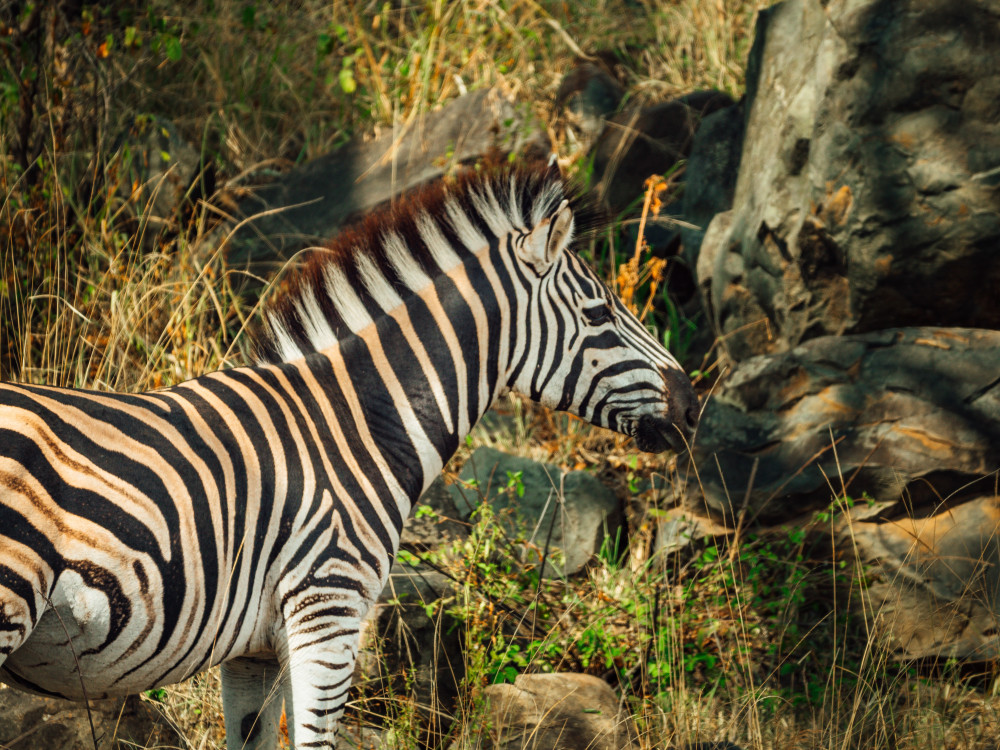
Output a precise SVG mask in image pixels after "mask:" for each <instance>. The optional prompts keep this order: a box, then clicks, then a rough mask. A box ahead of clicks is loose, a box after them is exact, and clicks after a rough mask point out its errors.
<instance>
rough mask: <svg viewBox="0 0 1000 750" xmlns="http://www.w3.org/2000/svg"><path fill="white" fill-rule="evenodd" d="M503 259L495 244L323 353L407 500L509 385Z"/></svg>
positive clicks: (360, 424)
mask: <svg viewBox="0 0 1000 750" xmlns="http://www.w3.org/2000/svg"><path fill="white" fill-rule="evenodd" d="M502 254H503V250H502V249H501V248H500V246H499V244H498V243H492V244H491V246H490V247H487V248H484V249H483V250H482V251H481V252H480V253H477V254H476V255H475V256H473V257H471V258H469V259H468V260H466V262H465V263H463V264H460V265H458V266H456V267H455V268H453V269H451V270H450V271H449V272H448V273H446V274H441V275H440V276H438V277H437V278H435V279H434V280H433V282H432V283H431V284H429V285H428V286H426V287H425V288H424V289H422V290H420V291H419V292H417V293H415V294H413V295H412V296H410V297H408V298H407V299H406V300H405V301H403V302H402V303H401V304H399V305H397V306H396V307H395V308H393V309H392V310H391V311H389V312H388V313H386V314H385V315H383V316H380V317H378V318H377V319H375V320H374V321H372V323H371V324H370V325H368V326H365V327H364V328H362V329H361V330H359V331H357V332H356V333H355V334H353V335H349V336H346V337H343V338H342V339H341V340H340V341H338V342H337V343H336V344H335V345H333V346H332V347H330V348H328V349H326V350H324V351H323V352H322V354H323V355H324V356H325V357H326V358H327V359H328V360H329V361H330V362H331V363H332V366H333V370H334V374H335V380H336V381H337V382H338V383H340V384H344V385H349V386H350V394H348V393H346V392H345V394H344V396H345V398H346V399H347V401H348V402H351V404H352V405H351V408H352V410H353V412H354V420H353V421H354V423H355V424H356V425H357V427H358V430H359V434H360V435H361V436H362V438H363V440H364V441H365V443H366V448H367V449H368V450H370V451H371V453H372V455H373V456H375V457H376V461H377V463H378V464H379V466H380V469H381V470H382V471H383V473H385V475H386V476H387V477H391V478H392V479H393V480H394V484H395V486H396V488H397V489H396V491H395V492H394V494H396V493H398V495H399V496H400V497H405V498H407V501H408V502H412V501H413V500H415V499H416V498H417V497H418V496H419V495H420V494H421V493H422V492H423V491H424V490H425V489H426V488H427V487H428V486H429V485H430V483H431V482H432V481H433V480H434V479H435V478H436V477H437V476H438V474H439V473H440V472H441V469H442V468H443V467H444V465H445V463H447V461H448V460H449V459H450V458H451V456H452V455H453V454H454V453H455V451H456V450H457V449H458V446H459V445H460V443H461V442H462V441H463V440H464V439H465V437H466V436H467V435H468V434H469V432H470V431H471V429H472V427H473V426H474V425H475V423H476V422H477V421H478V420H479V418H480V417H481V416H482V415H483V414H484V413H485V412H486V410H487V409H488V408H489V407H490V406H491V405H492V403H493V401H494V400H495V399H496V397H497V396H498V395H499V393H500V392H501V391H503V390H505V389H506V387H507V383H506V377H505V375H506V372H507V370H508V369H509V363H508V361H507V360H508V359H509V342H510V338H511V336H510V320H511V316H512V307H513V306H512V302H511V300H509V299H508V298H506V296H505V295H503V294H498V290H499V289H501V288H502V282H501V281H500V275H501V274H502V273H505V269H504V268H503V266H504V263H503V255H502ZM498 261H499V264H498ZM400 511H401V512H402V515H403V517H404V518H405V517H406V515H407V514H408V513H409V506H408V505H407V506H406V507H405V508H403V507H401V508H400Z"/></svg>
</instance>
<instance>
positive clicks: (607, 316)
mask: <svg viewBox="0 0 1000 750" xmlns="http://www.w3.org/2000/svg"><path fill="white" fill-rule="evenodd" d="M583 317H585V318H586V319H587V322H588V323H590V325H592V326H599V325H601V324H602V323H607V322H608V321H609V320H611V317H612V316H611V307H610V306H609V305H608V303H607V302H603V303H601V304H600V305H594V306H593V307H585V308H583Z"/></svg>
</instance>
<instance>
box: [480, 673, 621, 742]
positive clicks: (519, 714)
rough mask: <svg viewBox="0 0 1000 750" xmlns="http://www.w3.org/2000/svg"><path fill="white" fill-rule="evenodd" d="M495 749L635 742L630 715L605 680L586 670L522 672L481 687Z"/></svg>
mask: <svg viewBox="0 0 1000 750" xmlns="http://www.w3.org/2000/svg"><path fill="white" fill-rule="evenodd" d="M483 695H484V697H485V699H486V703H487V711H488V716H489V724H488V726H489V731H488V732H484V733H483V735H482V736H481V738H480V742H479V744H477V747H481V748H484V750H485V749H486V748H495V749H496V750H583V749H584V748H586V749H587V750H626V748H628V749H631V748H635V747H638V746H639V743H638V740H637V736H638V735H637V732H636V729H635V725H634V724H633V722H632V719H631V717H629V716H628V715H627V713H626V712H624V711H623V710H622V708H621V707H620V703H619V700H618V697H617V696H616V695H615V693H614V691H613V690H612V689H611V688H610V687H609V686H608V684H607V683H606V682H604V681H603V680H600V679H598V678H597V677H593V676H591V675H586V674H571V673H556V674H524V675H519V676H518V677H517V678H516V679H515V680H514V684H513V685H490V686H488V687H487V688H486V689H485V690H483Z"/></svg>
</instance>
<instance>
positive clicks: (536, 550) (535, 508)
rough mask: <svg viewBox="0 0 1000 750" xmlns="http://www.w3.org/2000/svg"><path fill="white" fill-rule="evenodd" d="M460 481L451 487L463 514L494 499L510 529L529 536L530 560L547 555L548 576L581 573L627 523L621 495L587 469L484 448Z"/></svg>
mask: <svg viewBox="0 0 1000 750" xmlns="http://www.w3.org/2000/svg"><path fill="white" fill-rule="evenodd" d="M459 479H460V480H461V481H460V482H458V483H456V484H454V485H452V486H451V487H450V491H451V492H452V494H453V497H454V500H455V506H456V507H457V509H458V513H459V515H460V516H461V517H462V518H464V519H467V518H469V517H470V516H471V515H472V513H473V512H474V511H475V510H476V508H478V507H479V505H480V504H481V503H484V502H485V503H489V504H490V505H491V506H492V508H493V512H494V513H495V514H496V516H497V520H498V521H499V522H500V523H501V524H503V526H504V528H505V529H506V531H507V533H508V534H509V535H510V536H511V537H512V538H519V539H524V541H525V556H526V562H533V563H541V562H542V557H543V556H545V567H544V571H543V575H545V576H559V575H572V574H574V573H578V572H579V571H580V570H582V569H583V567H584V566H585V565H586V564H587V562H588V561H589V560H590V559H591V558H592V557H593V556H594V555H596V554H598V553H600V552H601V550H602V549H603V548H606V546H607V545H612V546H613V545H614V541H615V540H616V539H617V538H618V533H619V529H620V528H621V527H622V513H621V508H620V506H619V503H618V498H617V497H616V496H615V493H614V492H612V491H611V490H610V489H608V488H607V487H606V486H604V485H603V484H601V482H600V481H599V480H598V479H596V478H595V477H593V476H592V475H590V474H588V473H586V472H584V471H571V472H566V473H563V472H562V471H560V470H559V469H558V468H557V467H555V466H551V465H548V464H542V463H538V462H536V461H531V460H530V459H526V458H518V457H516V456H510V455H507V454H505V453H501V452H500V451H498V450H496V449H494V448H478V449H477V450H476V451H475V453H473V454H472V456H471V457H470V458H469V460H468V461H467V462H466V463H465V466H464V467H463V468H462V472H461V474H460V475H459Z"/></svg>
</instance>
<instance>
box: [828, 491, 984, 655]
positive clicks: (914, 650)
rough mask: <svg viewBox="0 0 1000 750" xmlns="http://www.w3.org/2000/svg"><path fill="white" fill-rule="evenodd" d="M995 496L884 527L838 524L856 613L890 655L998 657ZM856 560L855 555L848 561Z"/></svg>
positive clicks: (864, 524) (891, 523)
mask: <svg viewBox="0 0 1000 750" xmlns="http://www.w3.org/2000/svg"><path fill="white" fill-rule="evenodd" d="M998 528H1000V497H996V496H988V497H981V498H977V499H975V500H972V501H970V502H967V503H963V504H962V505H960V506H957V507H954V508H947V509H943V508H939V509H938V510H937V511H936V512H934V511H932V512H931V513H930V514H929V515H926V516H922V517H916V518H910V517H907V518H902V519H899V520H896V521H892V522H888V523H878V522H872V521H862V522H853V523H851V522H847V521H845V522H842V523H841V524H840V527H839V536H840V543H841V544H842V545H843V546H842V547H841V549H846V550H849V551H850V552H849V556H850V557H851V558H853V559H852V562H853V561H854V559H856V561H857V563H859V564H860V566H861V568H860V571H859V573H860V575H862V576H864V578H865V579H866V585H865V588H864V598H865V604H864V607H863V608H861V609H862V611H863V612H864V614H865V616H866V617H868V619H869V620H870V625H871V627H872V631H871V632H873V633H874V634H876V636H877V637H879V638H883V639H885V640H886V641H888V645H889V648H890V649H891V651H892V652H894V653H895V655H896V656H897V657H901V658H909V659H918V658H926V657H945V658H963V659H974V660H977V661H987V660H989V661H993V660H996V659H997V658H998V657H1000V537H998V535H997V529H998ZM855 555H856V558H855Z"/></svg>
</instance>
